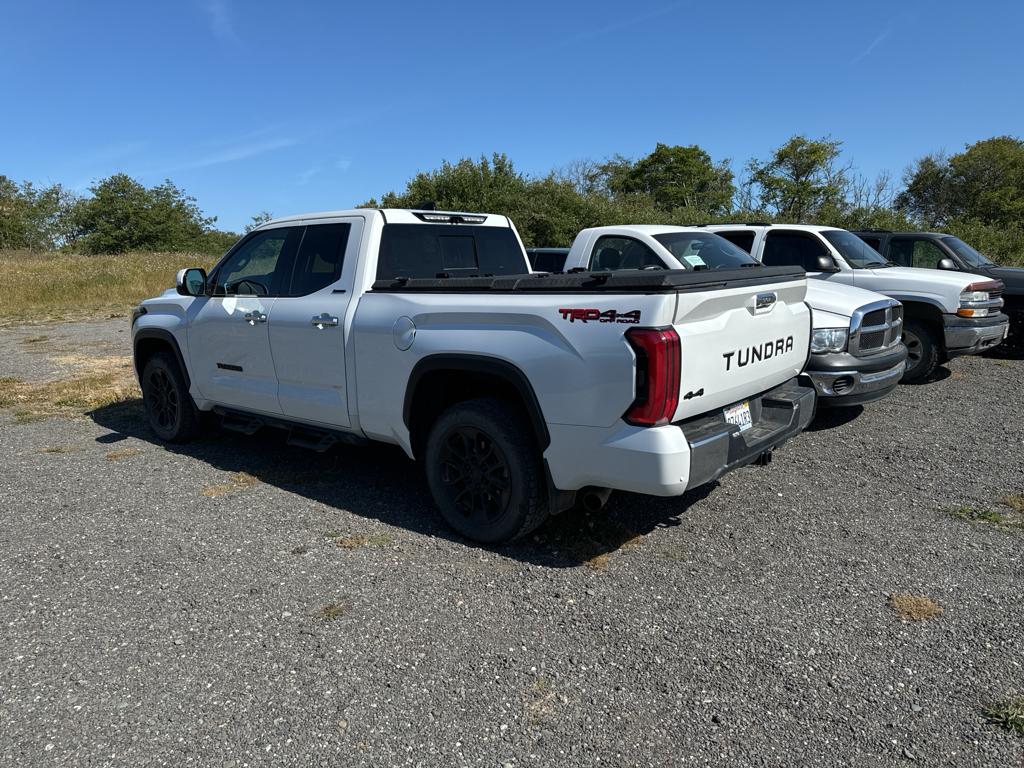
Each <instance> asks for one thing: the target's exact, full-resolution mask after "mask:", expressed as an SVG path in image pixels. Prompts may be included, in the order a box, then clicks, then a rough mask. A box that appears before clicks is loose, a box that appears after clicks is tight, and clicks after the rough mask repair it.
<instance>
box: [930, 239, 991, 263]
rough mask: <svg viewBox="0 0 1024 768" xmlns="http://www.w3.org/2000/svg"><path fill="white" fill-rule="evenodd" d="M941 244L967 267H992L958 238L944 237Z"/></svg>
mask: <svg viewBox="0 0 1024 768" xmlns="http://www.w3.org/2000/svg"><path fill="white" fill-rule="evenodd" d="M942 242H944V243H945V244H946V245H948V246H949V247H950V249H951V250H952V251H953V253H955V254H956V255H957V256H959V257H960V258H961V259H963V260H964V262H965V263H966V264H967V266H969V267H994V266H995V264H993V263H992V262H991V261H989V260H988V259H986V258H985V257H984V256H982V255H981V254H980V253H978V252H977V251H976V250H974V249H973V248H971V246H969V245H968V244H967V243H965V242H964V241H963V240H961V239H960V238H959V237H944V238H942Z"/></svg>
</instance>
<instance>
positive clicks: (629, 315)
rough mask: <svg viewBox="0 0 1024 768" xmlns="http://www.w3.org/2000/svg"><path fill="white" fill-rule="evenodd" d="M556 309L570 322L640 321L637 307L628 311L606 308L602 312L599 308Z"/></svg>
mask: <svg viewBox="0 0 1024 768" xmlns="http://www.w3.org/2000/svg"><path fill="white" fill-rule="evenodd" d="M558 311H559V313H560V314H561V315H562V319H563V320H568V321H569V322H570V323H575V322H576V321H577V320H579V321H580V322H581V323H589V322H591V321H594V322H597V323H639V322H640V310H639V309H634V310H631V311H629V312H619V311H618V310H616V309H606V310H605V311H604V312H602V311H601V310H600V309H560V310H558Z"/></svg>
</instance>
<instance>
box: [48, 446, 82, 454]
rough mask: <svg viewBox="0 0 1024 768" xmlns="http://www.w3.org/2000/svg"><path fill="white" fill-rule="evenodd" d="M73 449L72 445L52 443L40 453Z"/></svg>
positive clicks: (70, 450) (69, 451) (67, 451)
mask: <svg viewBox="0 0 1024 768" xmlns="http://www.w3.org/2000/svg"><path fill="white" fill-rule="evenodd" d="M73 450H75V449H74V448H72V447H71V446H70V445H51V446H48V447H46V448H43V450H41V451H40V453H71V452H72V451H73Z"/></svg>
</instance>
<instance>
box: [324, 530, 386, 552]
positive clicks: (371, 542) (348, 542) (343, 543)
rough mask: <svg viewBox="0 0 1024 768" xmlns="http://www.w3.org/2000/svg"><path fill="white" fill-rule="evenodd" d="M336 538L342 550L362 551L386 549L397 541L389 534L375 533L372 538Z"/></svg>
mask: <svg viewBox="0 0 1024 768" xmlns="http://www.w3.org/2000/svg"><path fill="white" fill-rule="evenodd" d="M330 538H334V543H335V544H337V545H338V546H339V547H341V548H342V549H362V548H363V547H386V546H388V545H389V544H391V543H392V542H393V541H394V540H395V539H394V537H393V536H391V535H389V534H387V533H375V534H373V535H372V536H341V537H338V538H335V537H330Z"/></svg>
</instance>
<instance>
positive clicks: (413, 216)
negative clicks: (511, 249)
mask: <svg viewBox="0 0 1024 768" xmlns="http://www.w3.org/2000/svg"><path fill="white" fill-rule="evenodd" d="M369 213H379V214H381V215H382V216H383V217H384V220H385V222H387V223H390V224H432V223H444V222H430V221H423V220H422V219H421V218H419V216H417V214H426V215H434V216H486V217H487V218H486V220H485V221H482V222H473V223H474V224H476V225H477V226H481V227H508V226H510V225H511V222H510V221H509V218H508V216H503V215H502V214H498V213H482V212H473V211H428V210H421V209H419V208H348V209H345V210H341V211H316V212H314V213H299V214H295V215H292V216H280V217H278V218H275V219H271V220H270V221H268V222H265V223H263V224H261V225H260V227H269V226H273V225H276V224H284V223H288V222H294V221H304V220H308V219H338V218H342V217H345V216H365V215H367V214H369Z"/></svg>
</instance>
